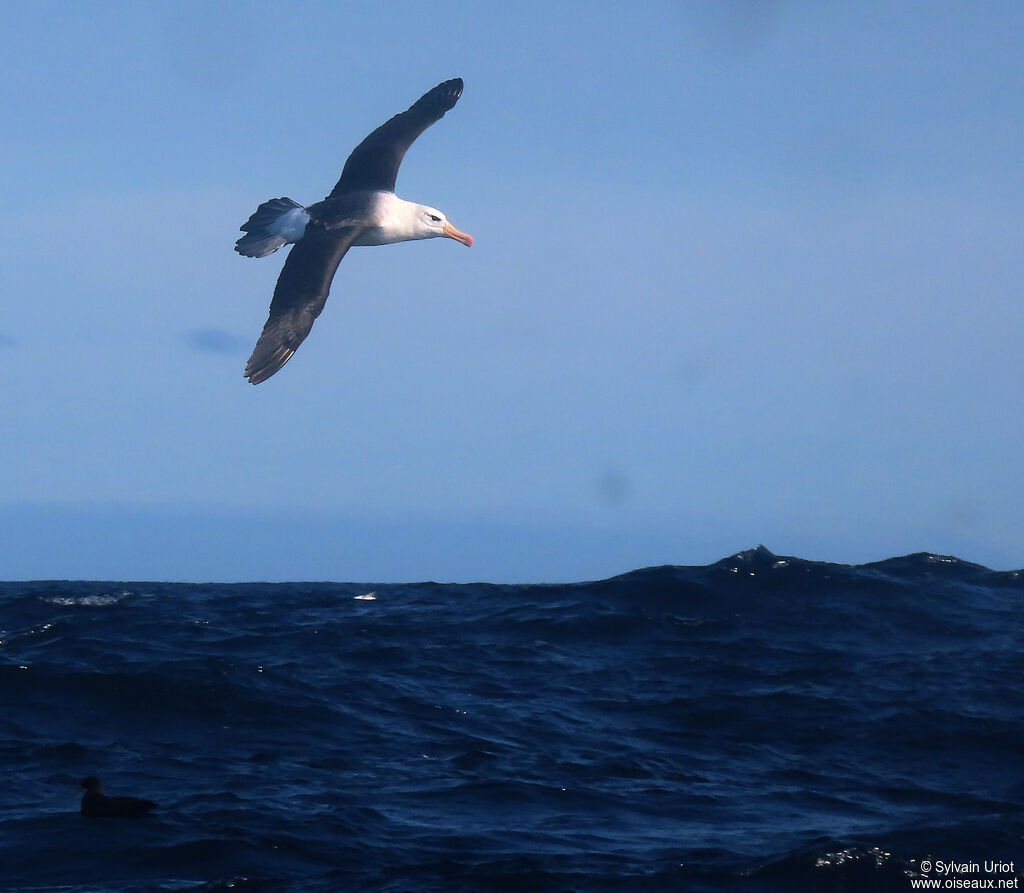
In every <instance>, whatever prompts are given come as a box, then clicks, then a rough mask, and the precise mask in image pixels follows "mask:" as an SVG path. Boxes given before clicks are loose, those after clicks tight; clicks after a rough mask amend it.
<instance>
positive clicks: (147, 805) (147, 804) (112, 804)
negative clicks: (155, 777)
mask: <svg viewBox="0 0 1024 893" xmlns="http://www.w3.org/2000/svg"><path fill="white" fill-rule="evenodd" d="M78 786H79V787H80V788H82V790H84V791H85V793H84V794H83V795H82V815H88V816H101V817H103V818H121V819H126V818H134V817H136V816H142V815H146V813H148V812H149V811H150V810H151V809H156V804H155V803H154V802H153V801H152V800H143V799H141V798H140V797H108V796H107V795H106V794H104V793H103V782H102V781H100V780H99V779H98V778H97V777H96V776H95V775H90V776H89V777H88V778H83V779H82V780H81V781H80V782H79V783H78Z"/></svg>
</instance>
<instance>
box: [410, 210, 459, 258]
mask: <svg viewBox="0 0 1024 893" xmlns="http://www.w3.org/2000/svg"><path fill="white" fill-rule="evenodd" d="M413 227H414V230H415V233H416V235H414V236H413V238H414V239H434V238H436V237H438V236H444V237H445V238H448V239H454V240H455V241H456V242H461V243H462V244H463V245H465V246H466V247H467V248H468V247H470V246H472V244H473V237H472V236H471V235H470V234H469V233H464V232H462V230H458V229H456V228H455V227H454V226H452V225H451V224H450V223H449V222H448V218H447V217H445V216H444V214H443V213H441V212H440V211H438V210H437V208H430V207H428V206H427V205H417V206H416V216H415V219H414V221H413Z"/></svg>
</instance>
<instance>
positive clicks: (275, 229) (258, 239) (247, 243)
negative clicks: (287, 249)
mask: <svg viewBox="0 0 1024 893" xmlns="http://www.w3.org/2000/svg"><path fill="white" fill-rule="evenodd" d="M308 222H309V214H308V213H307V212H306V210H305V209H304V208H303V207H302V205H300V204H299V203H298V202H295V201H292V200H291V199H290V198H272V199H270V201H266V202H264V203H263V204H262V205H260V206H259V207H258V208H257V209H256V213H255V214H253V215H252V217H250V218H249V219H248V220H246V221H245V223H243V224H242V225H241V227H239V228H240V229H241V230H242V232H244V233H245V235H244V236H242V238H240V239H239V240H238V241H237V242H235V251H237V252H238V253H239V254H244V255H245V256H246V257H266V256H267V255H268V254H273V253H274V252H275V251H277V249H278V248H280V247H281V246H282V245H290V244H291V243H292V242H298V241H299V239H301V238H302V234H303V233H304V232H305V231H306V224H307V223H308Z"/></svg>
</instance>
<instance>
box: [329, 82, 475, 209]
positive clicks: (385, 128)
mask: <svg viewBox="0 0 1024 893" xmlns="http://www.w3.org/2000/svg"><path fill="white" fill-rule="evenodd" d="M461 95H462V78H452V79H451V80H450V81H444V82H443V83H441V84H438V85H437V86H436V87H434V89H433V90H430V91H428V92H427V93H424V94H423V95H422V96H421V97H420V98H419V99H417V100H416V102H414V103H413V104H412V106H410V107H409V108H408V109H407V110H406V111H404V112H401V113H400V114H398V115H395V116H394V117H393V118H391V119H390V120H388V121H385V122H384V123H383V124H381V126H380V127H378V128H377V129H376V130H375V131H373V133H371V134H370V135H369V136H368V137H367V138H366V139H364V140H363V141H362V142H361V143H360V144H359V145H358V146H356V147H355V149H353V150H352V154H351V155H349V157H348V161H346V162H345V168H344V170H342V172H341V179H340V180H338V182H337V185H335V187H334V189H332V190H331V194H330V195H329V196H328V198H334V197H335V196H336V195H338V194H339V193H342V192H356V191H359V190H364V189H367V190H369V189H379V190H381V191H383V192H394V191H395V182H396V180H397V179H398V167H399V165H401V163H402V159H403V158H404V157H405V153H406V152H407V151H408V149H409V146H411V145H412V144H413V141H414V140H415V139H416V137H418V136H419V135H420V134H421V133H423V131H424V130H426V129H427V128H428V127H429V126H430V125H431V124H433V123H434V122H435V121H439V120H440V119H441V118H443V117H444V113H445V112H447V111H448V110H449V109H451V108H453V107H454V106H455V103H456V102H458V101H459V97H460V96H461Z"/></svg>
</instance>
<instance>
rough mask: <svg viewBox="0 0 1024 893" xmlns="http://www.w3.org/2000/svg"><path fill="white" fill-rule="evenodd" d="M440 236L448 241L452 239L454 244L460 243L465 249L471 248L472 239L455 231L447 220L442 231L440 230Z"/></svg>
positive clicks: (466, 234) (468, 235) (460, 231)
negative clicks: (445, 237)
mask: <svg viewBox="0 0 1024 893" xmlns="http://www.w3.org/2000/svg"><path fill="white" fill-rule="evenodd" d="M441 234H442V235H444V236H447V237H448V238H449V239H454V240H455V241H456V242H461V243H462V244H463V245H465V246H466V247H467V248H472V247H473V237H472V236H471V235H470V234H469V233H464V232H462V230H459V229H456V228H455V227H454V226H452V225H451V224H450V223H449V222H448V221H447V220H446V221H445V223H444V229H442V230H441Z"/></svg>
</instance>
